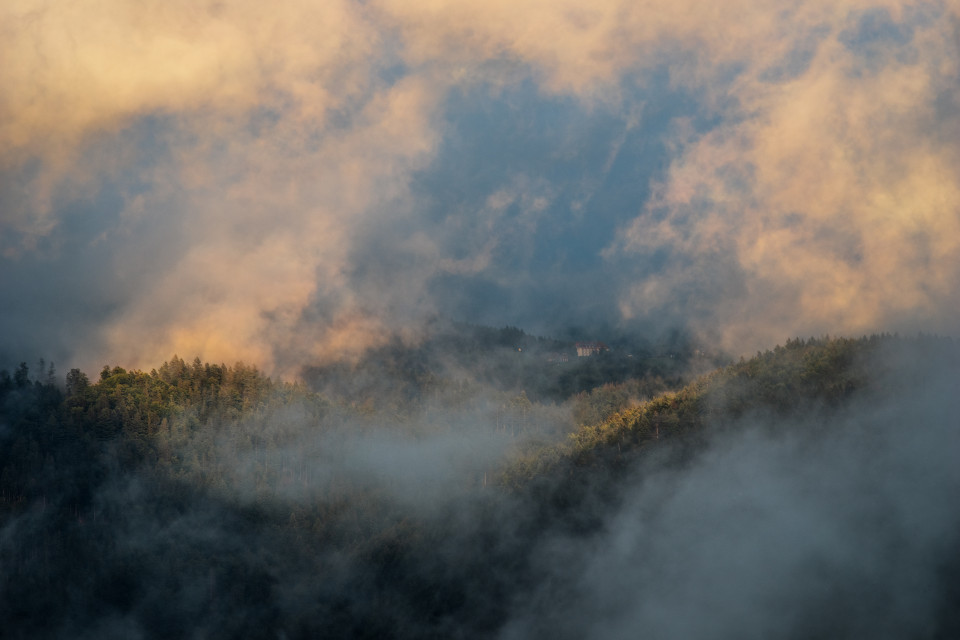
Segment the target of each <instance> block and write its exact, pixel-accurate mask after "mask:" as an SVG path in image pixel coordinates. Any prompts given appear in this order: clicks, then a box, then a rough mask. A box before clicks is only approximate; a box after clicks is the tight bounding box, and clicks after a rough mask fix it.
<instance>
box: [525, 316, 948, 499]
mask: <svg viewBox="0 0 960 640" xmlns="http://www.w3.org/2000/svg"><path fill="white" fill-rule="evenodd" d="M951 379H954V380H958V379H960V344H958V343H957V342H956V341H955V340H953V339H952V338H945V337H937V336H924V335H920V336H917V337H913V338H901V337H899V336H894V335H889V334H882V335H871V336H864V337H861V338H830V337H823V338H809V339H807V340H804V339H801V338H796V339H790V340H787V341H786V344H785V345H783V346H777V347H775V348H774V349H772V350H767V351H764V352H757V354H756V356H754V357H752V358H750V359H744V358H741V359H740V361H739V362H738V363H735V364H732V365H729V366H727V367H723V368H720V369H717V370H715V371H713V372H711V373H709V374H706V375H703V376H701V377H699V378H697V379H696V380H694V381H693V382H691V383H690V384H688V385H686V386H684V387H683V388H681V389H679V390H677V391H675V392H665V393H662V394H660V395H658V396H657V397H655V398H653V399H651V400H649V401H646V402H642V403H640V404H638V405H636V406H634V407H630V408H628V409H625V410H622V411H618V412H615V413H614V414H613V415H611V416H609V417H608V418H606V419H605V420H602V421H600V422H597V423H594V424H588V425H584V426H582V427H581V428H580V429H579V430H578V431H577V432H576V433H575V434H573V435H572V436H571V437H570V440H569V441H568V442H565V443H560V444H558V445H556V446H552V447H546V448H544V449H541V450H539V451H537V452H535V453H533V454H531V455H528V456H527V457H525V458H524V459H523V460H521V461H520V462H519V463H518V464H517V465H515V466H514V467H512V468H511V469H510V470H509V471H508V474H507V476H508V480H509V481H510V482H522V479H523V478H524V477H525V476H527V477H533V476H536V475H537V474H539V473H543V472H546V471H547V470H548V469H551V468H553V467H554V466H563V467H567V466H570V465H572V466H573V467H587V466H596V465H599V466H614V467H616V466H622V465H624V464H626V461H627V460H631V459H633V458H634V457H635V456H636V455H637V454H638V452H639V451H641V450H643V449H645V448H648V447H652V446H654V445H656V444H658V443H670V444H671V445H674V444H677V443H682V444H683V445H685V446H692V445H695V444H696V443H702V441H703V439H704V438H707V437H709V436H710V435H711V433H712V432H713V431H716V430H722V429H724V428H727V427H729V426H730V425H735V424H740V425H741V426H742V425H746V424H751V425H752V424H756V423H757V421H762V422H763V423H764V424H765V425H767V428H770V429H775V428H776V425H778V424H790V423H789V421H785V420H784V419H785V418H788V417H790V416H791V415H805V416H812V415H815V414H817V413H825V414H828V413H829V412H830V411H831V410H837V409H841V408H843V407H844V406H845V404H846V403H847V401H849V400H851V399H853V398H858V397H860V396H869V397H890V396H892V397H896V396H898V395H899V394H902V393H904V390H906V389H912V390H916V388H917V387H918V385H919V386H922V385H923V384H924V383H927V382H932V381H934V380H936V381H938V382H940V383H941V384H942V383H945V382H949V381H950V380H951ZM745 417H752V418H754V419H753V420H745V419H744V418H745Z"/></svg>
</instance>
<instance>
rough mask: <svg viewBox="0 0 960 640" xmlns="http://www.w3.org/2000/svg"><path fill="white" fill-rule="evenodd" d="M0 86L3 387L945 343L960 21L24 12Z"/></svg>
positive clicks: (133, 6) (663, 1) (559, 4)
mask: <svg viewBox="0 0 960 640" xmlns="http://www.w3.org/2000/svg"><path fill="white" fill-rule="evenodd" d="M588 4H589V6H588ZM0 86H3V87H4V88H5V89H4V91H2V92H0V366H10V363H16V362H19V361H20V360H30V361H31V362H32V359H34V358H37V357H44V358H46V359H47V360H48V361H51V360H52V361H54V362H56V363H57V366H58V368H59V369H61V370H62V369H64V368H65V367H72V366H79V367H81V368H84V369H85V370H87V371H96V370H97V369H99V368H100V367H101V366H102V365H104V364H107V363H109V364H119V365H122V366H126V367H140V368H146V369H149V368H151V367H153V366H157V365H159V364H160V363H161V362H163V361H164V360H166V359H168V358H169V357H170V356H172V355H173V354H174V353H176V354H179V355H180V356H181V357H185V358H192V357H193V356H199V357H201V358H202V359H204V360H210V361H218V362H219V361H223V362H227V363H233V362H235V361H237V360H243V361H245V362H248V363H252V364H255V365H257V366H260V367H262V368H264V369H265V370H267V371H269V372H271V373H275V374H278V375H283V376H292V375H296V372H297V371H298V370H299V368H300V367H302V366H304V365H306V364H313V363H317V362H323V361H328V360H331V359H339V358H350V357H354V356H356V355H357V354H359V353H361V352H362V351H363V350H364V349H366V348H368V347H371V346H377V345H380V344H384V343H385V342H386V341H388V340H389V339H391V337H393V336H396V335H400V336H403V337H407V338H408V339H411V340H413V339H415V337H416V335H417V334H418V331H419V330H420V327H422V326H423V324H424V322H425V321H426V320H428V319H430V318H434V317H444V318H451V319H453V320H458V321H467V322H474V323H478V324H488V325H493V326H503V325H508V324H509V325H515V326H520V327H522V328H524V329H525V330H527V331H530V332H534V333H539V334H542V335H560V334H562V333H564V332H565V331H567V330H569V328H570V327H583V328H586V330H587V331H591V330H593V331H600V329H598V328H599V327H605V328H607V329H606V330H608V331H619V332H625V333H629V332H631V331H632V332H645V333H648V334H654V333H656V332H657V331H662V330H665V329H669V328H676V327H679V328H684V329H687V330H689V331H691V332H692V333H694V334H695V335H699V336H702V337H703V339H704V340H705V341H709V342H710V343H711V344H714V345H716V346H717V347H718V348H722V349H725V350H727V351H728V352H730V353H734V354H736V353H751V352H752V351H754V350H756V349H760V348H768V347H771V346H773V345H774V344H777V343H778V342H780V343H782V342H783V341H784V340H785V339H786V338H788V337H791V336H796V335H799V336H808V335H821V334H824V333H829V334H831V335H838V334H842V335H859V334H862V333H870V332H875V331H901V332H913V331H926V332H934V333H946V334H951V335H956V334H957V333H958V329H960V314H957V310H958V309H960V3H958V2H957V1H956V0H941V1H937V0H930V1H923V0H921V1H917V2H912V3H907V2H902V1H899V0H845V1H842V2H836V1H834V0H752V1H750V2H746V1H744V0H730V1H729V2H724V3H703V2H694V1H693V0H669V1H668V0H646V1H643V2H637V1H635V0H631V1H626V0H623V1H619V0H597V1H596V2H591V3H583V2H572V1H567V0H551V1H550V2H545V1H542V0H510V1H509V2H507V1H501V0H463V1H460V2H438V1H436V0H402V1H401V0H364V1H347V0H326V1H324V2H307V1H299V0H293V1H290V2H285V3H282V4H280V5H277V6H268V5H265V4H264V3H261V2H253V1H246V0H238V1H236V2H207V3H204V2H197V1H195V0H189V1H188V0H163V1H159V0H156V1H155V0H137V1H136V2H134V1H132V0H97V1H94V0H87V1H79V2H70V3H66V2H61V3H50V2H44V1H41V0H9V1H7V2H4V3H3V4H2V6H0ZM596 337H597V338H599V339H603V338H604V337H605V336H603V335H599V336H596Z"/></svg>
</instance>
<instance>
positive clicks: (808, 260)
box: [623, 7, 960, 348]
mask: <svg viewBox="0 0 960 640" xmlns="http://www.w3.org/2000/svg"><path fill="white" fill-rule="evenodd" d="M928 9H929V8H928ZM942 9H943V8H942V7H940V10H941V11H942ZM857 16H858V14H857V12H851V14H850V16H848V18H847V19H846V20H845V21H843V22H841V23H840V24H839V25H837V26H836V27H834V28H833V30H832V31H831V32H830V34H829V35H828V36H825V37H824V38H822V40H821V41H820V43H819V44H818V45H817V48H816V53H815V54H814V55H813V56H812V58H811V59H810V61H809V64H808V65H807V67H806V69H805V70H804V71H802V72H801V73H799V74H797V75H796V76H795V77H792V78H789V79H787V80H784V81H781V82H778V83H772V84H771V83H769V82H766V81H765V78H764V77H763V67H762V65H759V64H756V61H755V66H754V67H753V68H752V69H748V70H746V71H745V72H744V73H743V74H742V75H741V78H740V79H739V80H738V83H737V84H738V86H737V89H738V91H737V94H736V95H737V98H738V100H739V103H740V104H739V106H738V111H739V112H740V113H742V114H744V115H745V116H747V117H742V118H738V119H731V121H730V122H728V123H724V124H721V125H720V126H718V127H717V128H716V129H714V130H711V131H709V132H708V133H706V134H704V135H700V136H693V137H692V138H687V139H686V140H683V141H682V142H681V143H680V144H681V145H682V151H681V152H680V153H679V154H678V157H676V158H675V159H674V161H673V163H672V166H671V169H670V172H669V176H668V177H667V178H666V179H665V180H664V181H663V183H662V184H661V187H660V189H659V190H658V195H657V197H656V198H654V199H653V200H652V201H651V202H650V203H648V205H647V207H648V215H647V216H642V217H640V218H638V219H637V220H636V221H635V222H634V223H633V224H632V225H631V227H630V228H629V229H628V230H627V234H626V235H627V237H626V240H625V242H624V244H623V248H624V249H625V250H626V251H628V252H630V251H636V252H641V253H642V252H649V251H654V250H656V249H658V248H660V247H664V246H666V247H670V248H671V250H673V251H675V252H676V253H677V254H678V255H679V256H680V258H679V259H677V260H676V261H675V264H674V265H673V266H672V268H670V269H667V270H665V271H664V272H662V273H659V274H655V275H654V276H653V277H652V278H651V279H650V280H648V281H645V282H642V283H640V284H638V285H637V286H636V287H635V288H634V289H633V291H632V293H631V294H630V295H629V296H627V298H626V300H625V305H626V307H627V308H628V309H639V308H641V307H642V306H643V305H645V304H651V303H652V305H653V306H654V307H657V306H660V305H662V304H663V302H662V301H661V299H659V298H662V297H666V298H669V297H670V295H671V293H670V292H671V291H672V290H673V289H674V288H676V287H681V288H682V287H684V286H694V287H695V288H697V287H696V283H698V282H704V280H703V277H702V276H703V274H702V271H703V270H705V269H710V268H711V266H713V265H715V264H720V263H724V262H730V261H732V262H733V263H734V264H735V276H734V277H732V278H731V279H730V280H729V281H728V282H706V284H708V287H702V288H698V289H699V291H700V293H701V295H703V296H704V297H705V298H709V299H710V300H711V307H712V309H711V312H709V313H706V314H704V317H702V318H700V319H699V320H700V323H701V326H710V325H712V326H720V327H723V329H722V332H723V334H724V336H725V338H726V340H727V343H728V344H729V345H738V346H741V347H743V346H746V348H750V347H751V346H757V345H759V344H769V343H770V341H776V340H777V339H778V338H777V336H782V335H784V333H785V332H787V333H789V332H802V333H810V332H813V333H816V332H828V331H832V330H833V331H835V330H837V328H841V330H843V331H848V332H859V331H870V330H875V329H877V328H884V327H886V328H889V327H891V326H894V327H909V328H914V329H915V328H917V326H921V327H922V326H930V325H929V324H926V325H925V323H931V324H933V325H934V326H933V327H932V328H934V329H936V330H939V331H950V330H955V329H956V324H955V321H954V320H952V319H950V318H949V316H948V314H947V312H946V309H948V308H949V307H955V306H956V303H957V299H956V295H955V292H956V290H957V289H956V285H957V284H958V277H960V265H958V263H957V261H956V260H955V258H954V257H953V256H956V255H957V253H956V251H957V249H958V247H957V244H956V243H957V240H956V238H958V235H957V232H958V231H960V229H958V225H960V182H958V179H957V174H956V170H955V167H956V162H957V159H958V153H960V145H958V143H957V138H956V137H953V136H950V135H946V136H945V135H943V134H944V133H945V132H948V131H955V130H956V129H957V126H958V117H957V113H958V112H957V111H956V110H950V109H944V108H943V106H942V105H944V104H955V103H956V99H957V95H958V94H957V89H958V86H960V75H958V69H957V66H956V64H955V63H954V62H952V61H953V60H956V59H957V55H956V54H957V41H956V36H955V33H956V31H955V29H956V21H955V19H954V20H951V19H950V18H949V15H948V14H947V15H944V14H942V13H939V12H937V11H936V7H933V10H932V11H928V12H927V13H924V12H922V11H919V10H918V11H914V12H912V13H911V12H909V11H903V12H900V16H899V18H897V17H894V14H891V13H888V12H886V11H874V12H867V13H863V14H861V17H860V18H858V17H857ZM871 16H872V17H871ZM877 16H882V18H879V17H877ZM877 21H882V22H883V23H884V24H886V25H888V28H889V29H896V33H897V34H901V35H899V36H898V37H897V38H894V39H893V41H892V42H891V43H890V44H889V46H886V47H879V46H878V45H877V40H878V39H879V38H881V37H882V34H881V35H874V36H870V34H869V33H868V34H866V35H863V34H861V35H859V36H858V38H859V39H861V40H863V39H865V40H866V41H867V43H868V45H860V44H859V42H858V41H857V39H856V38H852V36H850V34H851V33H860V32H861V31H868V32H871V30H873V31H875V30H876V26H875V24H876V23H877ZM840 27H844V28H843V29H841V28H840ZM885 44H886V43H885ZM878 49H879V50H878ZM948 61H949V62H948ZM938 105H939V106H938ZM651 292H652V293H653V295H651ZM658 294H662V295H661V296H659V297H658ZM751 336H752V339H751ZM751 342H752V345H751Z"/></svg>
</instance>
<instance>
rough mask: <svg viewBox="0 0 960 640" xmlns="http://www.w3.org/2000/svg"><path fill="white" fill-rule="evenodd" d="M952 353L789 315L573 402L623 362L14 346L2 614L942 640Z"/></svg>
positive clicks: (948, 545)
mask: <svg viewBox="0 0 960 640" xmlns="http://www.w3.org/2000/svg"><path fill="white" fill-rule="evenodd" d="M450 359H451V360H453V359H455V358H454V357H453V355H452V354H451V355H450ZM547 364H548V363H545V366H546V365H547ZM550 366H555V365H553V364H550ZM356 372H357V375H358V377H359V378H363V377H364V376H365V375H366V374H365V373H364V371H363V367H362V366H358V367H357V369H356ZM958 373H960V350H958V347H957V345H956V344H955V343H954V342H953V341H951V340H946V339H939V338H922V337H921V338H911V339H901V338H894V337H890V336H876V337H872V338H864V339H860V340H847V339H817V340H810V341H805V340H796V341H793V340H791V341H789V342H788V343H787V344H786V346H784V347H777V348H776V349H775V350H773V351H768V352H765V353H760V354H758V355H757V356H756V357H755V358H751V359H749V360H744V361H741V362H739V363H736V364H732V365H729V366H727V367H725V368H721V369H717V370H715V371H713V372H712V373H709V374H706V375H704V376H700V377H697V378H695V379H693V380H692V381H690V382H689V383H688V384H686V385H684V386H682V387H679V388H676V387H675V388H676V390H675V391H671V392H667V393H665V394H661V395H656V396H648V397H645V398H643V397H634V398H633V399H632V400H631V401H629V402H628V403H627V406H625V407H622V408H620V409H619V410H614V411H613V412H612V413H610V414H608V415H606V416H605V417H604V419H603V420H602V421H600V422H598V423H590V424H583V425H582V426H578V425H577V423H576V421H575V420H574V418H573V417H572V416H573V414H574V413H575V411H574V409H575V407H576V406H577V405H578V403H579V406H580V408H579V409H578V411H579V412H580V413H581V414H585V413H588V410H587V409H586V408H584V407H585V405H587V404H590V403H593V404H595V405H596V404H598V403H599V402H600V401H599V398H601V397H614V396H616V393H615V391H617V390H619V389H625V388H630V389H634V390H635V389H636V385H635V384H634V383H630V384H624V383H608V385H607V386H606V387H604V389H606V391H605V392H604V393H599V391H598V392H594V393H592V394H581V395H580V396H576V397H574V398H572V399H570V400H568V401H567V402H566V403H560V404H557V403H555V402H553V401H550V400H547V401H544V402H540V401H531V400H530V399H529V398H528V397H527V396H526V394H524V395H523V396H520V397H518V396H517V395H514V392H513V390H509V391H498V390H496V389H495V388H493V387H490V386H481V385H480V384H479V383H476V381H473V384H474V385H475V386H474V387H473V388H472V391H471V392H470V393H465V392H464V391H463V390H464V388H465V386H467V385H468V383H467V382H466V381H465V380H462V379H461V380H459V381H453V380H450V381H443V380H436V381H434V384H433V385H432V386H431V387H430V388H429V389H422V390H421V392H422V394H421V395H420V396H418V397H416V398H415V399H414V400H411V402H412V403H413V404H409V403H408V404H404V403H400V404H397V403H395V402H394V401H391V402H389V403H384V405H383V406H374V404H375V403H374V404H371V403H363V402H357V401H354V402H346V401H344V399H343V398H342V397H341V398H340V399H339V400H337V401H330V400H327V399H325V398H324V397H323V395H322V394H318V393H317V392H315V391H312V390H311V389H309V388H307V387H306V386H304V385H291V384H287V383H279V382H275V381H272V380H270V379H269V378H267V377H265V376H264V375H263V374H262V373H260V372H259V371H257V370H256V369H254V368H253V367H247V366H244V365H239V364H238V365H236V366H232V367H231V366H222V365H212V364H204V363H201V362H200V361H199V360H196V361H194V362H193V363H188V362H185V361H183V360H181V359H179V358H174V359H173V360H170V361H168V362H166V363H164V364H163V365H162V366H161V367H159V368H158V369H156V370H153V371H151V372H150V373H143V372H140V371H126V370H124V369H122V368H119V367H115V368H109V367H105V368H104V369H103V371H102V372H101V373H100V377H99V379H98V380H89V379H87V377H86V376H85V375H84V374H83V373H82V372H79V371H76V370H75V371H71V372H69V373H68V374H67V376H66V384H65V385H61V384H60V382H59V379H56V380H48V379H43V380H36V379H34V377H33V375H32V374H31V373H30V372H29V369H28V368H27V370H26V372H25V373H24V372H23V371H22V370H18V371H17V372H15V373H14V375H12V376H11V375H9V374H3V375H0V378H2V405H0V406H2V411H3V413H2V420H3V422H2V424H3V430H2V432H0V464H2V468H3V473H2V478H0V485H2V486H0V496H2V508H3V510H2V528H0V554H2V555H0V560H2V563H3V567H4V573H3V583H2V593H3V599H2V602H3V604H2V613H0V615H2V618H3V622H4V629H5V633H7V634H9V635H10V637H15V638H20V637H22V638H28V637H29V638H35V637H62V638H66V637H71V638H73V637H99V638H113V637H115V638H126V637H144V638H165V637H183V636H185V635H196V636H199V637H210V638H233V637H264V638H267V637H269V638H276V637H287V638H300V637H302V638H307V637H318V636H326V637H331V636H332V637H411V638H413V637H438V638H439V637H497V638H526V637H544V638H545V637H570V638H574V637H635V636H637V635H644V634H646V635H652V636H655V637H665V638H689V637H696V638H714V637H715V638H732V637H743V636H744V635H747V636H750V637H765V638H770V637H774V638H781V637H782V638H793V637H851V638H865V637H882V638H886V637H889V638H902V637H926V638H948V637H952V636H953V635H954V634H955V633H956V632H957V629H958V623H960V620H958V617H957V615H956V611H957V608H956V604H957V596H958V588H960V556H958V555H957V551H956V549H957V548H958V547H957V544H956V543H957V542H958V539H957V536H958V524H960V511H958V509H957V508H956V504H955V499H954V498H955V496H956V495H957V489H958V488H960V471H958V470H957V465H956V464H955V452H956V451H957V450H958V448H957V445H960V442H958V440H960V432H958V429H957V427H956V420H955V416H956V415H957V413H956V411H957V409H958V407H957V402H958V401H957V399H956V394H955V393H954V392H953V391H954V389H955V381H956V379H957V378H956V376H957V374H958ZM555 375H556V374H555ZM344 377H347V376H346V374H344ZM355 400H358V399H355ZM511 421H512V422H511ZM504 425H509V426H506V427H505V426H504ZM566 434H570V435H569V436H568V435H566Z"/></svg>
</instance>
